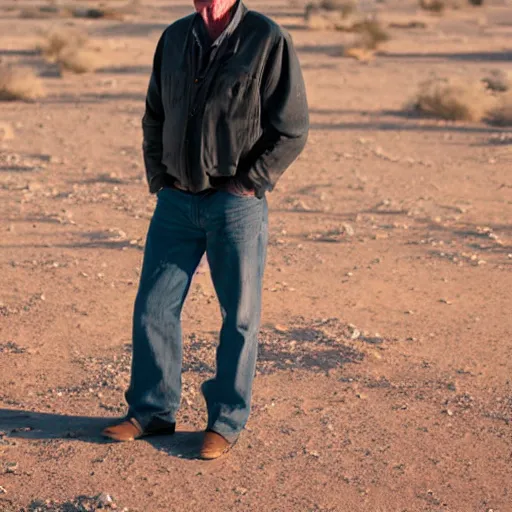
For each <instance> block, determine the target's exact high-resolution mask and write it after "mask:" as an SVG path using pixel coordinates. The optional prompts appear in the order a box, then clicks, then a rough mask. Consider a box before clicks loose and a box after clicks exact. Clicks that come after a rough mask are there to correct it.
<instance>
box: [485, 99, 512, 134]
mask: <svg viewBox="0 0 512 512" xmlns="http://www.w3.org/2000/svg"><path fill="white" fill-rule="evenodd" d="M489 121H490V122H491V123H493V124H497V125H500V126H512V91H508V92H506V93H505V94H500V96H498V98H497V100H496V104H495V106H494V107H493V108H491V110H490V111H489Z"/></svg>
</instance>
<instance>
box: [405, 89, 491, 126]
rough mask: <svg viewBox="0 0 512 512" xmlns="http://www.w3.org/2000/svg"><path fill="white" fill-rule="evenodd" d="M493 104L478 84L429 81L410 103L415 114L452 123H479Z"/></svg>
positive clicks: (488, 95) (489, 96) (485, 91)
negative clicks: (452, 121)
mask: <svg viewBox="0 0 512 512" xmlns="http://www.w3.org/2000/svg"><path fill="white" fill-rule="evenodd" d="M494 102H495V100H494V98H493V97H492V96H491V95H490V94H489V93H488V91H487V90H486V88H485V86H484V85H483V84H482V83H481V82H476V83H469V84H468V83H465V82H462V81H460V80H444V79H433V80H428V81H426V82H423V83H422V84H421V85H420V88H419V91H418V94H417V96H416V98H415V100H414V102H413V105H412V106H413V108H415V109H416V110H417V111H419V112H423V113H426V114H430V115H433V116H435V117H440V118H442V119H449V120H454V121H480V120H482V119H483V118H484V117H485V115H486V114H487V112H488V111H489V109H490V108H492V106H493V104H494Z"/></svg>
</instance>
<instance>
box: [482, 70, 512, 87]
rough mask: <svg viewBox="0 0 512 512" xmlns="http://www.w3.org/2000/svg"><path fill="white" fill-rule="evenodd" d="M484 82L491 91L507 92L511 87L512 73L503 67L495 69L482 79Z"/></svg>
mask: <svg viewBox="0 0 512 512" xmlns="http://www.w3.org/2000/svg"><path fill="white" fill-rule="evenodd" d="M482 82H483V83H484V84H485V85H486V86H487V88H488V89H490V90H491V91H496V92H506V91H508V90H509V89H510V86H511V83H512V74H511V73H510V72H506V71H503V70H501V69H494V70H492V71H491V72H490V73H489V75H488V76H486V77H485V78H484V79H483V80H482Z"/></svg>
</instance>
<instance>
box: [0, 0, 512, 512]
mask: <svg viewBox="0 0 512 512" xmlns="http://www.w3.org/2000/svg"><path fill="white" fill-rule="evenodd" d="M113 3H114V2H113ZM246 3H247V5H248V6H249V7H250V8H252V9H256V10H260V11H262V12H264V13H265V14H267V15H270V16H272V17H273V18H274V19H276V20H277V21H278V22H279V23H281V24H282V25H284V26H285V27H287V28H288V29H289V30H290V32H291V34H292V36H293V39H294V42H295V45H296V47H297V49H298V53H299V56H300V59H301V62H302V64H303V69H304V75H305V79H306V82H307V88H308V95H309V103H310V108H311V132H310V138H309V142H308V146H307V148H306V150H305V151H304V153H303V155H302V156H301V158H300V159H299V160H298V161H297V162H296V163H295V164H294V165H293V167H292V168H291V169H290V170H289V171H287V173H286V174H285V175H284V176H283V178H282V179H281V181H280V182H279V184H278V187H277V189H276V190H275V191H274V192H273V193H272V194H271V195H270V196H269V203H270V210H271V228H270V229H271V239H270V247H269V260H268V267H267V272H266V280H265V293H264V322H263V327H262V333H261V349H260V360H259V365H258V375H257V378H256V381H255V390H254V402H253V403H254V407H253V413H252V416H251V419H250V421H249V424H248V426H247V430H246V431H245V432H244V433H243V435H242V436H241V438H240V441H239V443H238V444H237V446H236V447H235V449H234V450H233V451H232V453H231V454H230V455H229V456H228V457H226V458H224V459H221V460H218V461H215V462H201V461H198V460H195V459H194V455H195V453H196V451H197V447H198V443H200V441H201V434H200V430H201V429H202V428H204V425H205V411H204V404H203V401H202V397H201V395H200V394H199V385H200V383H201V382H202V381H203V380H205V379H206V378H208V377H209V376H210V375H211V374H212V372H213V371H214V350H215V345H216V339H217V331H218V328H219V323H220V313H219V310H218V305H217V303H216V299H215V296H214V292H213V288H212V285H211V282H210V278H209V275H208V272H207V270H206V271H203V272H202V273H199V274H198V275H197V276H196V279H195V282H194V284H193V286H192V289H191V292H190V295H189V298H188V302H187V305H186V308H185V312H184V315H183V322H184V330H185V339H184V344H185V360H184V374H183V379H184V395H183V406H182V410H181V413H180V416H179V430H180V432H179V433H178V434H176V435H175V436H173V437H170V438H154V439H148V440H143V441H138V442H136V443H131V444H111V443H107V442H104V441H103V440H102V439H101V438H100V436H99V435H98V432H99V430H100V428H101V427H102V426H104V425H105V424H106V423H107V422H108V421H109V420H110V419H111V418H112V417H117V416H120V415H122V414H123V413H124V411H125V409H124V399H123V391H124V389H125V387H126V384H127V381H128V377H129V365H130V331H131V313H132V305H133V300H134V297H135V293H136V287H137V283H138V278H139V271H140V265H141V258H142V254H143V246H144V238H145V233H146V229H147V227H148V221H149V219H150V216H151V212H152V210H153V208H154V204H155V200H154V197H152V196H149V195H148V193H147V188H146V183H145V177H144V169H143V166H142V159H141V151H140V147H141V129H140V119H141V116H142V113H143V108H144V97H145V89H146V85H147V81H148V76H149V72H150V65H151V60H152V54H153V50H154V47H155V44H156V41H157V40H158V38H159V35H160V34H161V32H162V31H163V29H164V28H165V27H166V26H167V25H168V24H169V23H171V22H172V21H173V20H174V19H176V18H178V17H180V16H183V15H185V14H187V13H189V12H191V4H192V2H187V1H186V0H181V1H179V2H176V1H171V0H165V1H164V0H147V1H145V0H143V1H142V2H141V4H140V6H139V7H138V9H137V13H136V14H130V15H129V16H127V19H126V20H125V21H117V20H79V19H73V20H55V19H46V20H40V19H20V17H19V10H18V8H19V7H20V6H23V5H29V4H30V2H28V1H25V2H16V1H12V0H2V2H1V4H2V5H1V7H2V8H1V9H0V56H1V59H2V60H3V61H4V62H7V63H20V64H25V65H29V66H32V67H34V68H36V69H37V71H38V73H40V74H42V76H43V80H44V84H45V87H46V89H47V91H48V95H47V97H46V98H44V99H42V100H40V101H38V102H36V103H22V102H11V103H2V104H0V121H3V122H7V123H9V124H10V125H11V126H12V127H13V129H14V137H13V138H12V139H10V140H4V141H3V142H0V144H1V145H0V215H1V219H2V223H1V245H2V250H1V253H0V276H1V277H0V284H1V297H0V300H1V303H0V312H1V316H0V325H1V339H0V510H1V511H3V512H13V511H16V512H19V511H22V510H40V511H42V510H61V511H68V512H69V511H82V510H89V509H86V508H84V507H85V505H79V502H80V501H81V499H79V498H78V497H80V496H89V497H93V496H98V495H100V494H101V493H106V494H108V495H110V496H112V497H113V500H114V502H115V505H114V506H117V509H118V510H123V509H126V510H130V511H144V512H160V511H162V512H170V511H199V510H205V511H206V510H208V511H210V510H211V511H258V512H260V511H264V512H267V511H269V512H270V511H276V512H277V511H279V512H288V511H292V512H295V511H297V512H302V511H304V512H306V511H311V512H313V511H315V512H320V511H324V512H327V511H336V512H349V511H350V512H352V511H361V512H363V511H364V512H420V511H421V512H427V511H429V512H438V511H451V512H473V511H475V512H477V511H478V512H480V511H482V512H484V511H486V512H490V511H494V512H510V511H512V432H511V425H512V339H511V332H512V321H511V311H512V299H511V289H512V279H511V277H512V274H511V271H512V181H511V179H512V178H511V164H512V133H511V132H510V131H508V132H507V130H506V129H504V128H498V127H494V126H491V125H488V124H484V123H481V124H479V123H462V122H446V121H438V120H435V119H427V118H419V117H414V116H408V115H406V114H404V104H405V103H406V101H407V100H408V99H409V98H410V97H411V96H412V95H413V94H414V92H415V91H416V90H417V87H418V84H419V83H420V82H421V81H422V80H424V79H426V78H428V77H430V76H434V75H435V76H461V77H464V78H466V77H467V79H468V80H469V79H480V78H482V77H483V76H485V74H486V73H488V72H489V71H490V70H493V69H502V70H507V69H508V70H512V37H511V36H512V5H510V4H509V5H507V4H506V3H505V2H500V1H495V2H494V3H493V2H488V5H487V6H486V7H484V8H465V9H462V10H459V11H450V12H447V13H446V14H445V15H443V16H440V17H439V16H438V17H435V16H428V15H424V14H423V15H421V17H422V19H425V20H426V21H427V26H426V27H425V28H413V29H400V28H394V29H390V33H391V36H392V39H391V41H390V42H389V43H387V45H386V47H385V48H384V50H383V51H382V52H381V54H380V55H378V56H377V57H376V58H375V59H374V60H373V61H372V62H370V63H368V64H363V63H361V62H358V61H356V60H352V59H347V58H343V57H341V56H340V44H341V43H342V42H343V41H344V38H346V36H345V35H343V34H341V33H339V32H322V31H320V32H315V31H311V30H306V29H305V27H304V22H303V18H302V12H303V9H302V6H301V5H300V4H299V3H295V4H293V5H291V4H290V3H288V2H286V1H283V0H278V1H275V2H274V1H271V0H265V1H256V0H247V2H246ZM415 4H416V2H413V1H412V0H407V1H405V0H404V1H398V0H396V1H392V0H389V1H388V2H386V3H380V4H379V9H380V10H381V12H382V17H383V20H387V22H389V21H390V20H393V19H395V18H396V19H399V20H402V21H403V20H407V19H412V18H414V19H416V18H417V17H418V16H417V14H416V9H415ZM31 5H33V4H31ZM55 24H57V25H63V24H72V25H75V26H80V27H85V28H86V29H87V30H88V32H89V34H90V36H91V38H93V39H94V40H95V42H97V43H98V44H100V45H101V46H102V47H103V49H104V52H105V54H106V56H107V57H108V58H109V65H108V66H107V67H106V68H105V69H103V70H101V71H100V72H97V73H95V74H88V75H71V74H65V75H64V76H62V77H59V76H57V74H56V73H55V68H54V66H52V65H51V64H47V63H44V61H43V60H42V59H41V57H40V56H38V55H36V54H34V52H33V51H32V50H33V48H34V42H35V40H36V36H37V33H38V30H40V29H44V28H48V27H50V26H53V25H55ZM82 501H83V500H82ZM66 502H67V504H64V503H66ZM100 502H101V503H100ZM108 502H109V499H108V497H106V496H105V494H104V495H103V497H102V498H100V499H99V500H97V506H98V507H99V506H101V505H102V504H103V505H104V506H109V503H108ZM72 503H74V505H73V504H72ZM94 506H96V505H94ZM94 506H93V509H94ZM30 507H32V508H30ZM38 507H39V508H38ZM80 507H82V508H80Z"/></svg>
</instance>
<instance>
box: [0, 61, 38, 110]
mask: <svg viewBox="0 0 512 512" xmlns="http://www.w3.org/2000/svg"><path fill="white" fill-rule="evenodd" d="M44 95H45V93H44V88H43V84H42V82H41V79H40V78H39V77H38V76H37V75H36V74H35V73H34V72H33V71H32V70H31V69H30V68H13V67H9V66H4V65H0V100H1V101H15V100H22V101H35V100H36V99H38V98H42V97H44Z"/></svg>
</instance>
